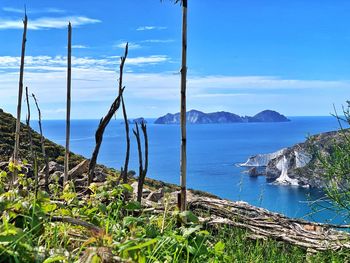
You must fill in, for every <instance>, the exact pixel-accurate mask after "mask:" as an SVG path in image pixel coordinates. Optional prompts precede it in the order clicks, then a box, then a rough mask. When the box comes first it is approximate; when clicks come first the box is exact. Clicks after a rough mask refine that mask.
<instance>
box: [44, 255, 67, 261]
mask: <svg viewBox="0 0 350 263" xmlns="http://www.w3.org/2000/svg"><path fill="white" fill-rule="evenodd" d="M57 261H63V262H68V261H67V258H66V257H64V256H58V255H54V256H51V257H49V258H47V259H45V261H44V262H43V263H52V262H57Z"/></svg>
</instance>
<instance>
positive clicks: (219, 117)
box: [154, 110, 290, 124]
mask: <svg viewBox="0 0 350 263" xmlns="http://www.w3.org/2000/svg"><path fill="white" fill-rule="evenodd" d="M186 119H187V123H189V124H209V123H237V122H287V121H290V120H289V119H288V118H287V117H285V116H284V115H282V114H280V113H278V112H277V111H273V110H264V111H262V112H259V113H258V114H256V115H254V116H253V117H250V116H239V115H237V114H234V113H231V112H225V111H219V112H212V113H204V112H201V111H198V110H190V111H188V112H187V113H186ZM154 123H155V124H180V113H175V114H171V113H168V114H166V115H164V116H162V117H160V118H158V119H156V120H155V122H154Z"/></svg>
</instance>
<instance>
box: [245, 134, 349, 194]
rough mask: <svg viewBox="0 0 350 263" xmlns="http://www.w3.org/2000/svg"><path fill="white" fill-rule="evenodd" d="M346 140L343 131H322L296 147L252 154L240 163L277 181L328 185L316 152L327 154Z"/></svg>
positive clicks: (254, 173)
mask: <svg viewBox="0 0 350 263" xmlns="http://www.w3.org/2000/svg"><path fill="white" fill-rule="evenodd" d="M345 132H347V133H349V132H350V131H349V130H346V131H345ZM343 141H344V134H343V133H342V132H341V131H333V132H326V133H321V134H318V135H314V136H311V137H310V138H309V139H307V140H306V141H305V142H303V143H298V144H296V145H294V146H292V147H288V148H284V149H281V150H279V151H276V152H274V153H269V154H258V155H255V156H252V157H250V158H249V159H248V160H247V161H246V162H245V163H242V164H240V166H242V167H246V168H247V169H248V170H247V172H248V173H249V174H250V175H252V176H257V175H264V176H266V179H267V180H268V181H269V182H273V183H276V184H286V185H299V186H303V187H315V188H324V187H325V185H326V184H327V179H326V178H325V177H324V176H322V174H323V171H322V168H321V165H320V163H319V161H318V159H317V157H316V152H321V153H322V154H326V155H327V154H329V153H330V152H331V151H332V150H333V148H334V145H336V144H340V143H342V142H343Z"/></svg>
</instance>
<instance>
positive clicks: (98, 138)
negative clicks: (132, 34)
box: [88, 44, 128, 185]
mask: <svg viewBox="0 0 350 263" xmlns="http://www.w3.org/2000/svg"><path fill="white" fill-rule="evenodd" d="M127 55H128V44H126V47H125V53H124V57H121V66H120V70H121V72H120V78H119V94H118V97H117V98H116V99H115V100H114V102H113V103H112V105H111V107H110V109H109V111H108V113H107V115H106V116H105V117H103V118H102V119H101V120H100V124H99V125H98V127H97V130H96V133H95V142H96V145H95V149H94V151H93V153H92V157H91V159H90V163H89V177H88V184H89V185H90V184H91V183H92V179H93V177H94V173H95V167H96V161H97V157H98V153H99V151H100V147H101V144H102V140H103V133H104V131H105V129H106V127H107V125H108V123H109V122H110V120H111V119H112V117H113V115H114V114H115V113H116V111H117V110H118V109H119V107H120V102H121V97H122V95H123V92H124V88H122V87H121V83H122V77H123V72H122V70H123V67H124V63H125V60H126V57H127Z"/></svg>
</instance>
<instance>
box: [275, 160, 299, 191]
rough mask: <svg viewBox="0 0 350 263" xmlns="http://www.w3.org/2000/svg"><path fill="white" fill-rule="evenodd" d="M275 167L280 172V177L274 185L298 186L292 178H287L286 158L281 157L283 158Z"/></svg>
mask: <svg viewBox="0 0 350 263" xmlns="http://www.w3.org/2000/svg"><path fill="white" fill-rule="evenodd" d="M276 167H277V169H279V170H280V171H281V175H280V177H278V178H277V179H276V181H275V183H277V184H287V185H299V182H298V180H297V179H292V178H289V176H288V168H289V164H288V160H287V158H286V156H283V158H282V159H281V160H280V161H279V162H278V163H277V165H276Z"/></svg>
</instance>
